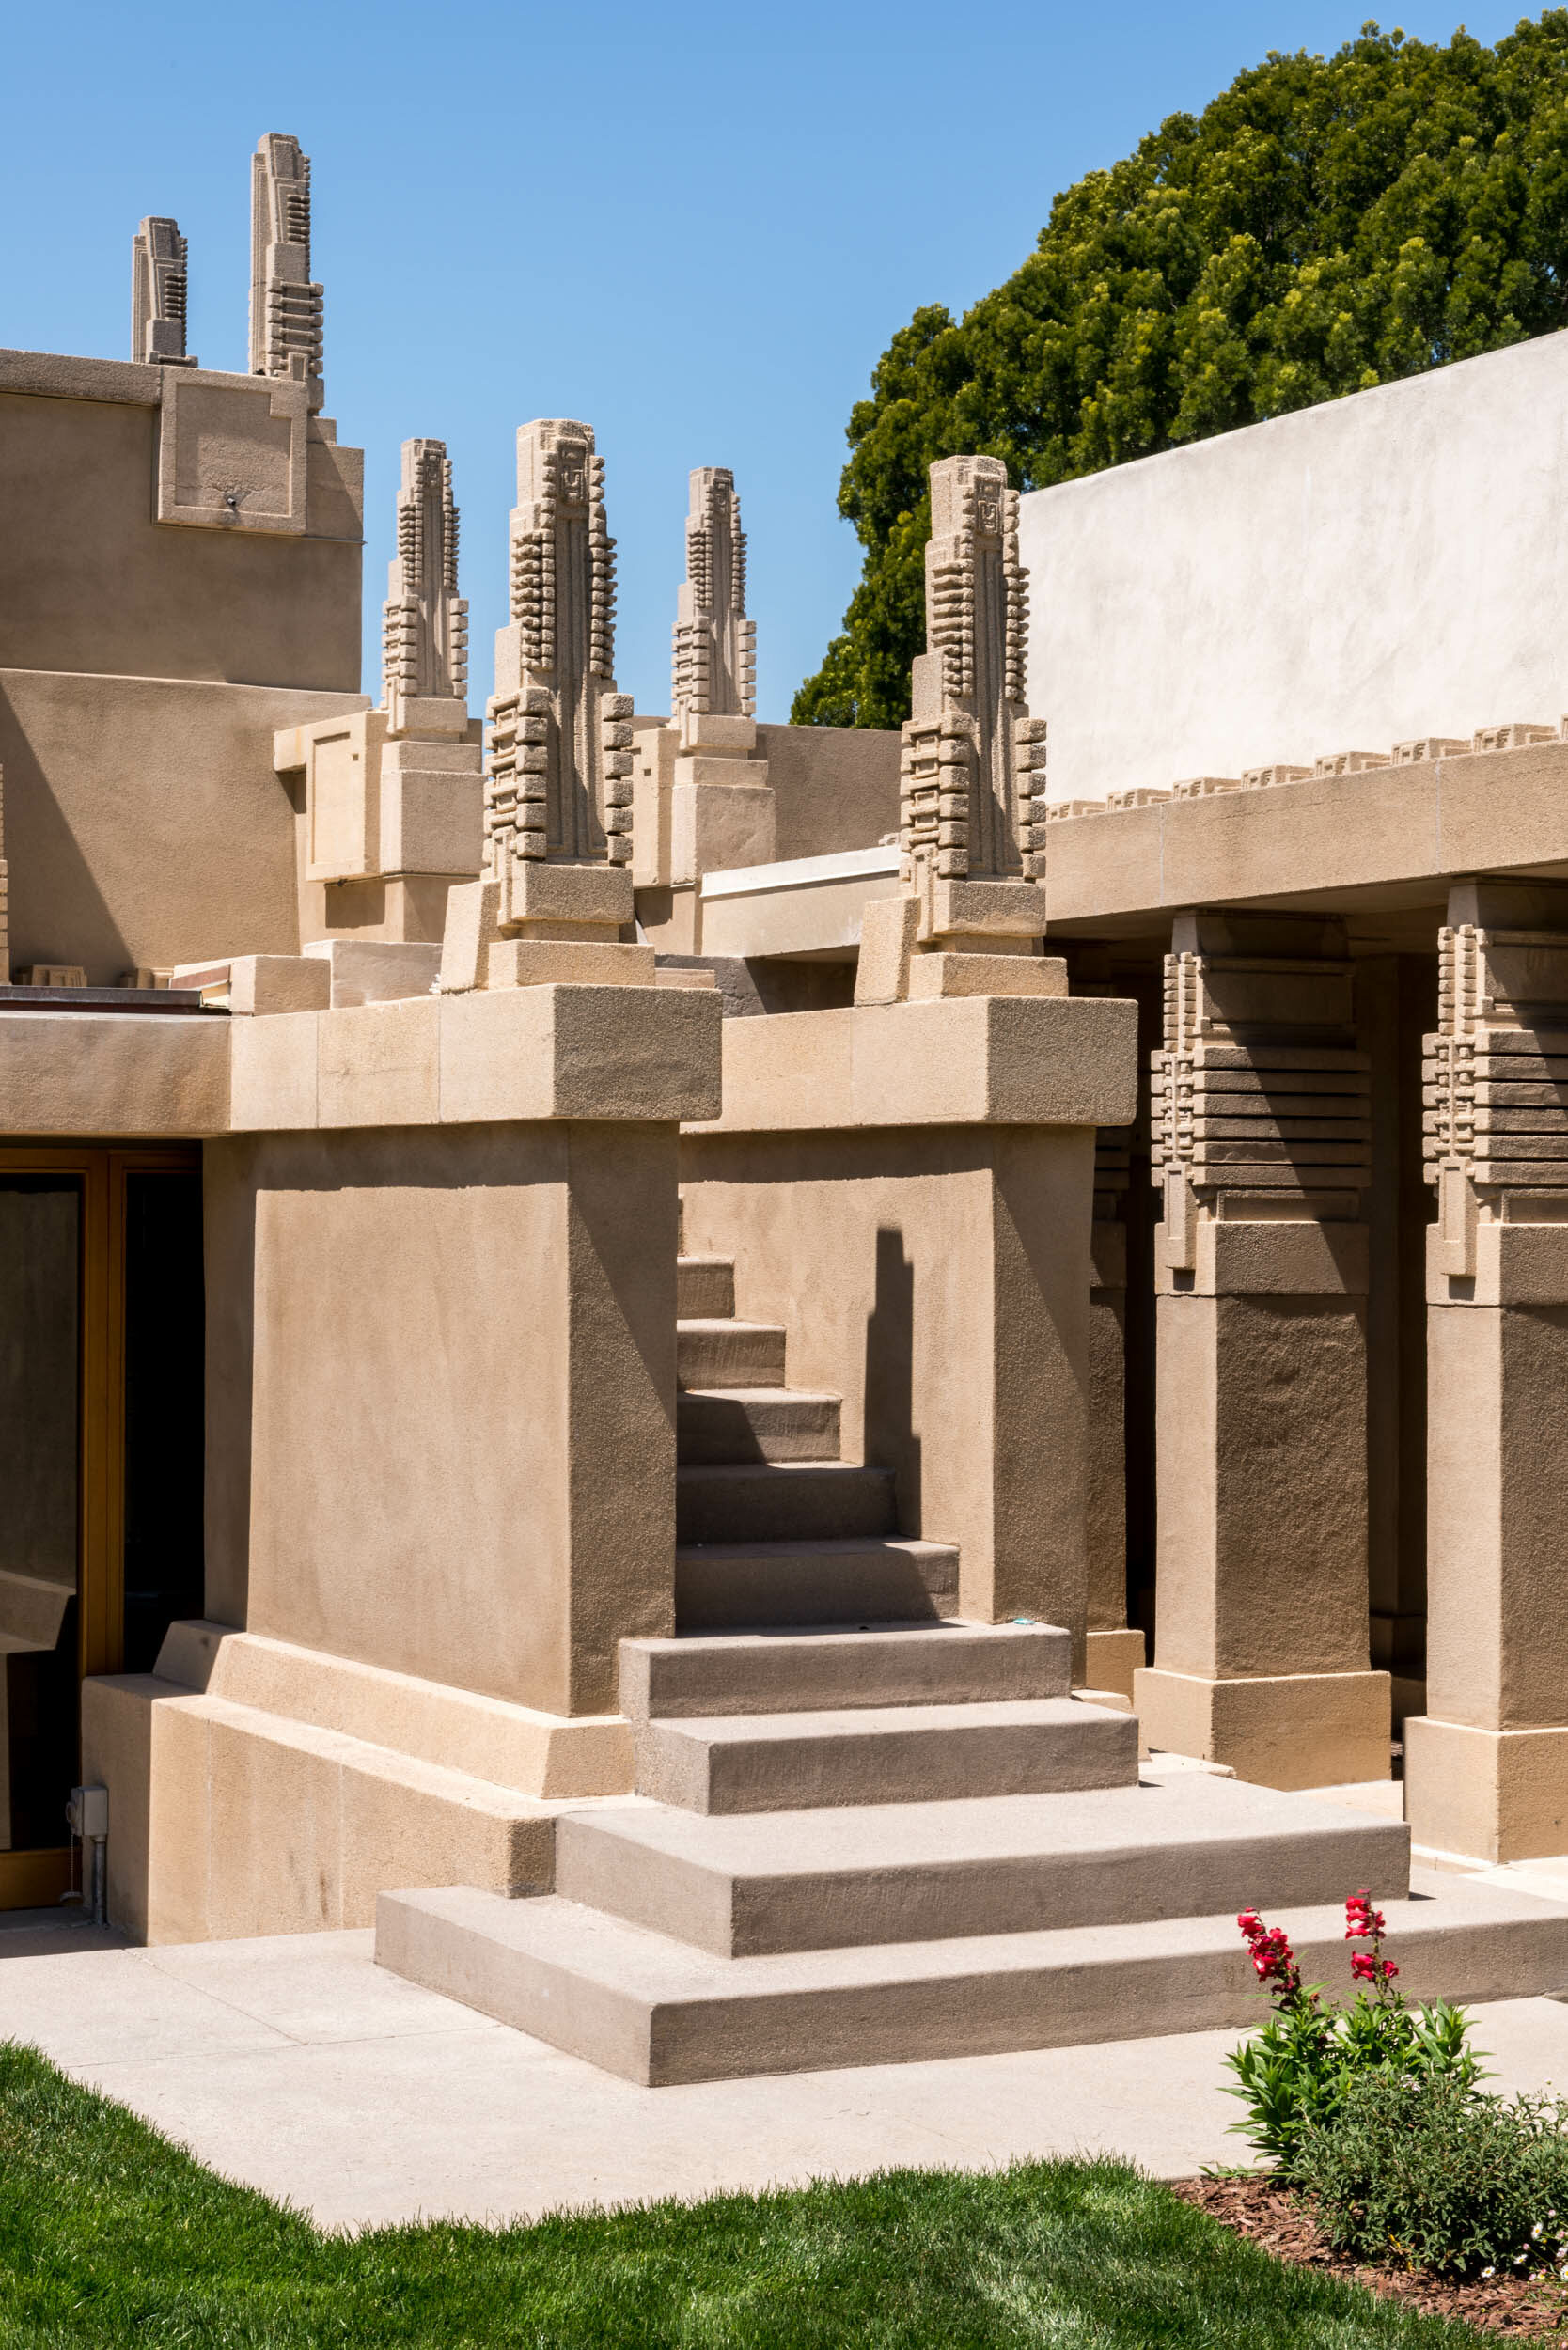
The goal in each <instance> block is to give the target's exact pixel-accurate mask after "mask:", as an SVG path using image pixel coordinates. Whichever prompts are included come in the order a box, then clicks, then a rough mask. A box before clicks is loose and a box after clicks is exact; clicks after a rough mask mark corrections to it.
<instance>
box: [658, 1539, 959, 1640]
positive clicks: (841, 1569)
mask: <svg viewBox="0 0 1568 2350" xmlns="http://www.w3.org/2000/svg"><path fill="white" fill-rule="evenodd" d="M957 1602H958V1552H957V1551H956V1550H955V1549H954V1548H953V1546H952V1544H951V1543H922V1542H917V1541H914V1540H908V1541H903V1540H901V1539H899V1538H898V1537H896V1536H895V1537H893V1538H891V1539H880V1538H877V1537H875V1536H870V1537H861V1538H859V1539H855V1540H850V1541H839V1542H832V1541H829V1542H811V1543H786V1542H772V1543H723V1542H703V1543H684V1544H682V1547H681V1548H680V1549H679V1550H677V1552H676V1554H675V1621H676V1622H677V1624H679V1626H680V1627H681V1630H682V1632H709V1631H713V1632H720V1631H724V1632H732V1631H737V1630H740V1629H742V1628H748V1629H749V1628H751V1627H757V1628H760V1629H767V1630H770V1631H771V1630H774V1629H776V1628H778V1627H780V1626H786V1625H793V1624H803V1625H804V1624H809V1625H820V1624H851V1623H853V1624H873V1623H879V1624H894V1623H897V1624H909V1623H928V1624H929V1623H930V1622H932V1621H933V1619H935V1618H938V1617H941V1616H944V1615H947V1614H949V1613H950V1612H951V1610H952V1609H953V1607H954V1606H956V1605H957Z"/></svg>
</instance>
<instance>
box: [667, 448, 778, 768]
mask: <svg viewBox="0 0 1568 2350" xmlns="http://www.w3.org/2000/svg"><path fill="white" fill-rule="evenodd" d="M756 673H757V623H756V622H755V620H748V619H746V617H745V531H744V530H743V529H742V528H741V501H740V499H739V497H738V496H737V495H736V493H735V477H734V475H733V474H732V473H731V472H730V470H729V466H728V465H698V466H697V467H695V468H694V470H693V472H692V476H691V511H690V513H689V515H688V516H687V520H686V576H685V579H684V581H683V582H682V587H681V590H680V595H679V598H678V600H677V603H676V620H675V632H674V654H673V660H672V664H671V679H670V712H671V715H672V717H673V718H674V721H675V723H676V724H677V725H678V726H679V725H680V724H681V722H682V717H683V716H684V715H685V714H686V713H688V712H690V713H693V714H694V715H697V716H699V717H705V716H713V717H744V718H750V717H752V716H754V715H755V714H756V709H757V702H756Z"/></svg>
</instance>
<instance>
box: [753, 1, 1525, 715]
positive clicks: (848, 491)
mask: <svg viewBox="0 0 1568 2350" xmlns="http://www.w3.org/2000/svg"><path fill="white" fill-rule="evenodd" d="M1564 323H1568V8H1550V9H1548V10H1546V12H1545V13H1544V15H1543V16H1542V17H1541V19H1540V20H1539V22H1531V21H1530V20H1529V19H1526V20H1525V21H1524V22H1522V23H1521V24H1520V25H1519V27H1518V29H1517V30H1516V31H1515V32H1513V33H1512V34H1510V35H1509V36H1508V37H1507V38H1506V39H1502V40H1499V41H1498V43H1497V46H1496V48H1493V49H1488V48H1486V47H1484V46H1483V45H1482V43H1481V42H1480V41H1478V40H1473V39H1471V38H1470V36H1469V35H1468V34H1467V33H1466V32H1464V31H1463V30H1461V31H1459V32H1457V33H1455V35H1454V37H1453V39H1452V40H1451V41H1450V42H1449V44H1448V45H1447V47H1446V48H1445V47H1439V46H1435V45H1433V44H1430V43H1427V42H1424V41H1416V40H1406V39H1405V38H1404V36H1403V33H1401V32H1398V31H1395V32H1392V33H1384V32H1381V31H1380V30H1379V29H1378V27H1377V25H1376V24H1371V23H1369V24H1366V25H1364V26H1363V27H1362V30H1361V34H1360V37H1359V39H1356V40H1352V41H1347V42H1346V43H1345V45H1344V46H1343V48H1341V50H1339V51H1338V52H1337V54H1336V55H1333V56H1332V57H1327V58H1324V57H1311V56H1307V55H1294V56H1282V55H1278V54H1274V55H1270V56H1269V57H1268V58H1267V60H1266V61H1265V62H1264V63H1263V64H1262V65H1260V66H1257V67H1254V68H1253V69H1251V70H1250V71H1247V72H1245V73H1242V74H1240V75H1238V77H1237V79H1236V80H1235V81H1234V82H1233V83H1232V84H1231V87H1230V88H1229V89H1228V90H1226V91H1224V92H1223V93H1222V94H1221V96H1219V97H1218V98H1216V99H1215V101H1214V102H1213V103H1212V104H1210V105H1209V106H1207V107H1205V109H1204V111H1203V112H1202V114H1201V115H1199V116H1197V117H1194V116H1192V115H1185V114H1178V115H1172V116H1170V118H1168V120H1167V121H1165V122H1163V123H1162V124H1161V125H1160V127H1159V129H1158V130H1157V131H1155V132H1152V133H1151V134H1150V135H1149V136H1148V137H1147V138H1145V139H1143V140H1141V141H1140V143H1139V145H1138V147H1137V151H1136V152H1135V153H1134V154H1132V155H1129V156H1128V157H1126V159H1125V160H1124V161H1123V162H1121V163H1119V164H1113V165H1112V166H1111V168H1110V169H1109V170H1108V171H1092V172H1090V173H1089V174H1088V176H1087V177H1086V178H1085V179H1083V180H1079V181H1078V183H1077V185H1076V186H1075V187H1072V188H1069V189H1067V190H1066V192H1065V193H1064V194H1063V195H1061V196H1058V198H1057V200H1056V202H1055V203H1054V204H1053V205H1052V207H1051V217H1050V219H1049V221H1048V222H1047V224H1046V226H1045V227H1043V229H1042V230H1041V232H1040V238H1039V241H1038V243H1037V244H1036V247H1035V250H1034V251H1033V253H1031V254H1030V256H1029V258H1028V259H1027V261H1026V262H1025V263H1024V265H1023V267H1022V268H1021V269H1020V270H1018V271H1017V272H1015V274H1013V275H1012V276H1011V277H1010V278H1009V279H1008V281H1007V283H1006V284H1005V285H1002V286H998V287H997V288H996V291H995V292H994V293H989V294H987V295H985V296H984V298H983V299H982V300H981V301H980V302H977V303H976V305H975V306H974V308H973V309H972V310H970V311H968V312H967V313H966V314H965V315H964V318H963V319H961V320H960V321H958V322H957V323H956V324H955V323H954V321H953V320H952V319H951V317H950V316H949V313H948V312H947V310H945V309H943V308H941V307H940V306H938V305H932V306H930V307H928V308H925V309H920V310H917V312H916V313H915V316H914V317H913V318H912V319H911V321H910V322H909V324H908V325H907V326H905V327H902V328H901V329H900V331H899V332H898V334H896V335H895V336H894V337H893V339H892V341H891V343H890V344H889V345H888V347H887V349H886V352H884V354H883V356H882V358H881V360H880V361H879V363H878V365H877V368H876V370H875V373H874V374H873V376H872V378H871V397H870V399H863V400H860V401H858V402H857V403H856V405H855V409H854V411H853V412H852V414H851V416H850V423H849V432H848V439H849V444H850V448H851V452H852V453H851V457H850V461H849V463H848V464H847V465H846V467H845V468H844V474H843V478H842V481H841V484H840V487H839V511H840V513H842V514H844V515H845V516H846V517H847V518H848V519H849V520H850V521H851V522H852V523H854V525H855V530H856V533H857V534H858V536H859V539H860V540H861V543H862V545H863V546H864V548H865V550H866V553H865V561H864V567H863V571H862V574H861V580H860V585H859V587H857V588H856V590H855V597H854V599H853V601H852V603H851V604H850V607H849V611H848V612H847V614H846V615H845V619H844V629H843V633H842V635H839V636H836V637H835V638H834V639H833V641H832V643H831V644H830V645H829V646H828V649H827V652H826V655H825V657H824V659H823V665H822V667H821V668H820V669H819V670H818V671H817V673H816V675H815V676H814V677H811V678H808V679H807V681H806V682H805V683H804V684H803V685H802V686H801V689H800V691H799V693H798V694H797V695H796V697H795V700H794V707H793V710H792V713H791V714H792V719H793V721H794V723H795V724H796V725H797V726H802V725H816V726H862V727H894V726H898V725H899V724H901V723H902V720H903V719H904V718H905V717H907V715H908V713H909V665H910V662H911V660H912V659H913V658H914V656H915V654H916V653H917V652H918V651H919V650H921V648H922V645H923V642H924V603H925V597H924V576H923V563H924V549H925V544H926V540H927V539H928V538H929V537H930V534H931V514H930V500H929V493H928V487H927V474H926V468H927V467H928V465H929V464H930V463H931V462H932V461H933V458H937V457H948V456H953V455H956V454H959V453H961V452H964V451H975V452H984V453H985V454H987V455H990V456H994V457H1000V458H1003V459H1005V461H1006V462H1007V467H1008V474H1009V478H1010V479H1011V481H1012V482H1013V484H1014V485H1015V486H1016V487H1017V488H1019V489H1025V490H1029V489H1041V488H1043V487H1045V486H1046V485H1048V484H1049V483H1052V482H1056V481H1068V480H1071V479H1072V478H1074V476H1075V475H1079V474H1086V473H1093V472H1096V471H1098V470H1099V468H1100V467H1102V466H1105V465H1119V464H1124V463H1126V462H1128V460H1129V459H1131V458H1135V457H1148V456H1150V455H1152V453H1153V452H1155V451H1156V450H1159V449H1165V448H1171V447H1174V446H1178V445H1179V444H1181V443H1182V442H1184V441H1195V440H1201V439H1202V438H1204V437H1205V436H1206V435H1207V434H1209V433H1213V432H1228V431H1231V430H1232V429H1233V428H1234V427H1236V426H1238V425H1245V424H1253V423H1256V422H1258V421H1260V420H1261V419H1262V418H1263V417H1267V416H1277V415H1283V414H1284V413H1285V412H1286V411H1287V410H1290V409H1293V408H1305V407H1308V406H1309V405H1311V404H1312V403H1313V402H1314V401H1317V400H1323V399H1338V398H1340V397H1341V395H1342V394H1344V393H1346V392H1356V391H1361V390H1363V389H1364V388H1366V387H1367V386H1368V385H1371V384H1385V383H1388V382H1390V381H1392V380H1393V379H1394V378H1396V377H1399V376H1405V375H1415V374H1418V373H1419V372H1420V371H1421V370H1422V369H1424V368H1435V367H1441V366H1442V365H1443V364H1444V363H1445V362H1446V361H1448V360H1450V359H1468V358H1472V357H1474V356H1475V355H1476V354H1477V353H1478V352H1484V351H1496V350H1497V349H1498V348H1499V347H1500V346H1502V345H1504V344H1506V343H1514V342H1520V341H1523V340H1524V339H1525V338H1526V337H1529V336H1532V335H1541V334H1545V333H1547V332H1548V331H1549V330H1551V329H1552V328H1555V327H1560V326H1562V325H1563V324H1564Z"/></svg>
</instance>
